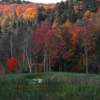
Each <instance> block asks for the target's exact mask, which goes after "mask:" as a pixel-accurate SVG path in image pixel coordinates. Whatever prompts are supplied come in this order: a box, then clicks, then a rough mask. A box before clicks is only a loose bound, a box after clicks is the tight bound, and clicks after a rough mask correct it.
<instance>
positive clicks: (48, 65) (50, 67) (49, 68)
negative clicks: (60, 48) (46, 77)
mask: <svg viewBox="0 0 100 100" xmlns="http://www.w3.org/2000/svg"><path fill="white" fill-rule="evenodd" d="M48 66H49V71H50V72H51V59H50V55H49V65H48Z"/></svg>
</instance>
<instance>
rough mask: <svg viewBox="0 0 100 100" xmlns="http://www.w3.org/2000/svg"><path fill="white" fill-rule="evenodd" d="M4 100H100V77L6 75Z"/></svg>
mask: <svg viewBox="0 0 100 100" xmlns="http://www.w3.org/2000/svg"><path fill="white" fill-rule="evenodd" d="M0 100H100V75H96V74H88V75H87V74H76V73H66V72H50V73H31V74H8V75H2V76H0Z"/></svg>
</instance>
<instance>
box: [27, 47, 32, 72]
mask: <svg viewBox="0 0 100 100" xmlns="http://www.w3.org/2000/svg"><path fill="white" fill-rule="evenodd" d="M26 58H27V62H28V66H29V72H30V73H31V72H32V69H31V64H30V59H29V57H28V51H27V48H26Z"/></svg>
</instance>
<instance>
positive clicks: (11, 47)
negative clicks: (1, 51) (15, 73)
mask: <svg viewBox="0 0 100 100" xmlns="http://www.w3.org/2000/svg"><path fill="white" fill-rule="evenodd" d="M10 54H11V57H12V56H13V43H12V35H11V36H10Z"/></svg>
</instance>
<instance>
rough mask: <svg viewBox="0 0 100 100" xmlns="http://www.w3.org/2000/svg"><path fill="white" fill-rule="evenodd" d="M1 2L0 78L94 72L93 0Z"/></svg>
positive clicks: (99, 52)
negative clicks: (60, 72)
mask: <svg viewBox="0 0 100 100" xmlns="http://www.w3.org/2000/svg"><path fill="white" fill-rule="evenodd" d="M4 1H5V2H4ZM4 1H3V0H2V1H1V2H0V74H3V73H28V72H51V71H57V72H59V71H62V72H79V73H100V1H99V0H66V1H65V2H63V1H62V2H60V3H57V4H36V3H31V2H21V1H20V0H16V2H13V3H12V2H6V0H4ZM7 1H11V0H7ZM12 1H13V0H12Z"/></svg>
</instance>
